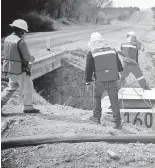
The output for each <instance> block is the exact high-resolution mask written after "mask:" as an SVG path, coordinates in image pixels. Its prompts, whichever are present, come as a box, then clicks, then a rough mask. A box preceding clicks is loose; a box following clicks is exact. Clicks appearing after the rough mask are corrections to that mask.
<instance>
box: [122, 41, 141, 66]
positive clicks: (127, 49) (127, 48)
mask: <svg viewBox="0 0 155 168" xmlns="http://www.w3.org/2000/svg"><path fill="white" fill-rule="evenodd" d="M121 49H122V52H123V54H125V55H126V58H125V61H126V62H131V63H133V61H135V62H137V57H138V50H137V44H130V43H125V44H122V46H121ZM128 58H130V59H132V60H133V61H132V60H130V59H128Z"/></svg>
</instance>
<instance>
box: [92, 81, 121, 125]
mask: <svg viewBox="0 0 155 168" xmlns="http://www.w3.org/2000/svg"><path fill="white" fill-rule="evenodd" d="M104 91H107V92H108V95H109V99H110V103H111V108H112V113H113V119H114V122H120V121H121V115H120V108H119V103H118V88H117V81H108V82H99V81H96V82H95V89H94V107H95V108H94V111H93V115H94V117H101V111H102V109H101V98H102V94H103V92H104Z"/></svg>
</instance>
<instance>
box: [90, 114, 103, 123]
mask: <svg viewBox="0 0 155 168" xmlns="http://www.w3.org/2000/svg"><path fill="white" fill-rule="evenodd" d="M89 120H90V121H92V122H93V123H95V124H101V121H100V117H95V116H90V117H89Z"/></svg>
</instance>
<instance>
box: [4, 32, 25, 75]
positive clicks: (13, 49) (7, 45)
mask: <svg viewBox="0 0 155 168" xmlns="http://www.w3.org/2000/svg"><path fill="white" fill-rule="evenodd" d="M20 40H21V39H20V38H19V37H18V36H17V35H15V34H12V35H10V36H8V37H6V39H5V41H4V60H3V69H2V71H3V72H5V73H10V74H17V75H19V74H21V73H22V62H21V59H20V55H19V52H18V49H17V44H18V42H19V41H20Z"/></svg>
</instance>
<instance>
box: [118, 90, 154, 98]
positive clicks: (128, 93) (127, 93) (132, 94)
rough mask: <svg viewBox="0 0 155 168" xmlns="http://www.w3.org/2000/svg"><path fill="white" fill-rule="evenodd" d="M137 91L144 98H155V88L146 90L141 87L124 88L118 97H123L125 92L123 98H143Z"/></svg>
mask: <svg viewBox="0 0 155 168" xmlns="http://www.w3.org/2000/svg"><path fill="white" fill-rule="evenodd" d="M136 92H138V93H139V95H141V97H143V99H147V100H148V99H150V100H155V88H152V89H151V90H144V92H143V89H141V88H122V89H121V90H120V91H119V92H118V98H119V99H122V93H123V99H141V97H140V96H139V95H138V94H137V93H136Z"/></svg>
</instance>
